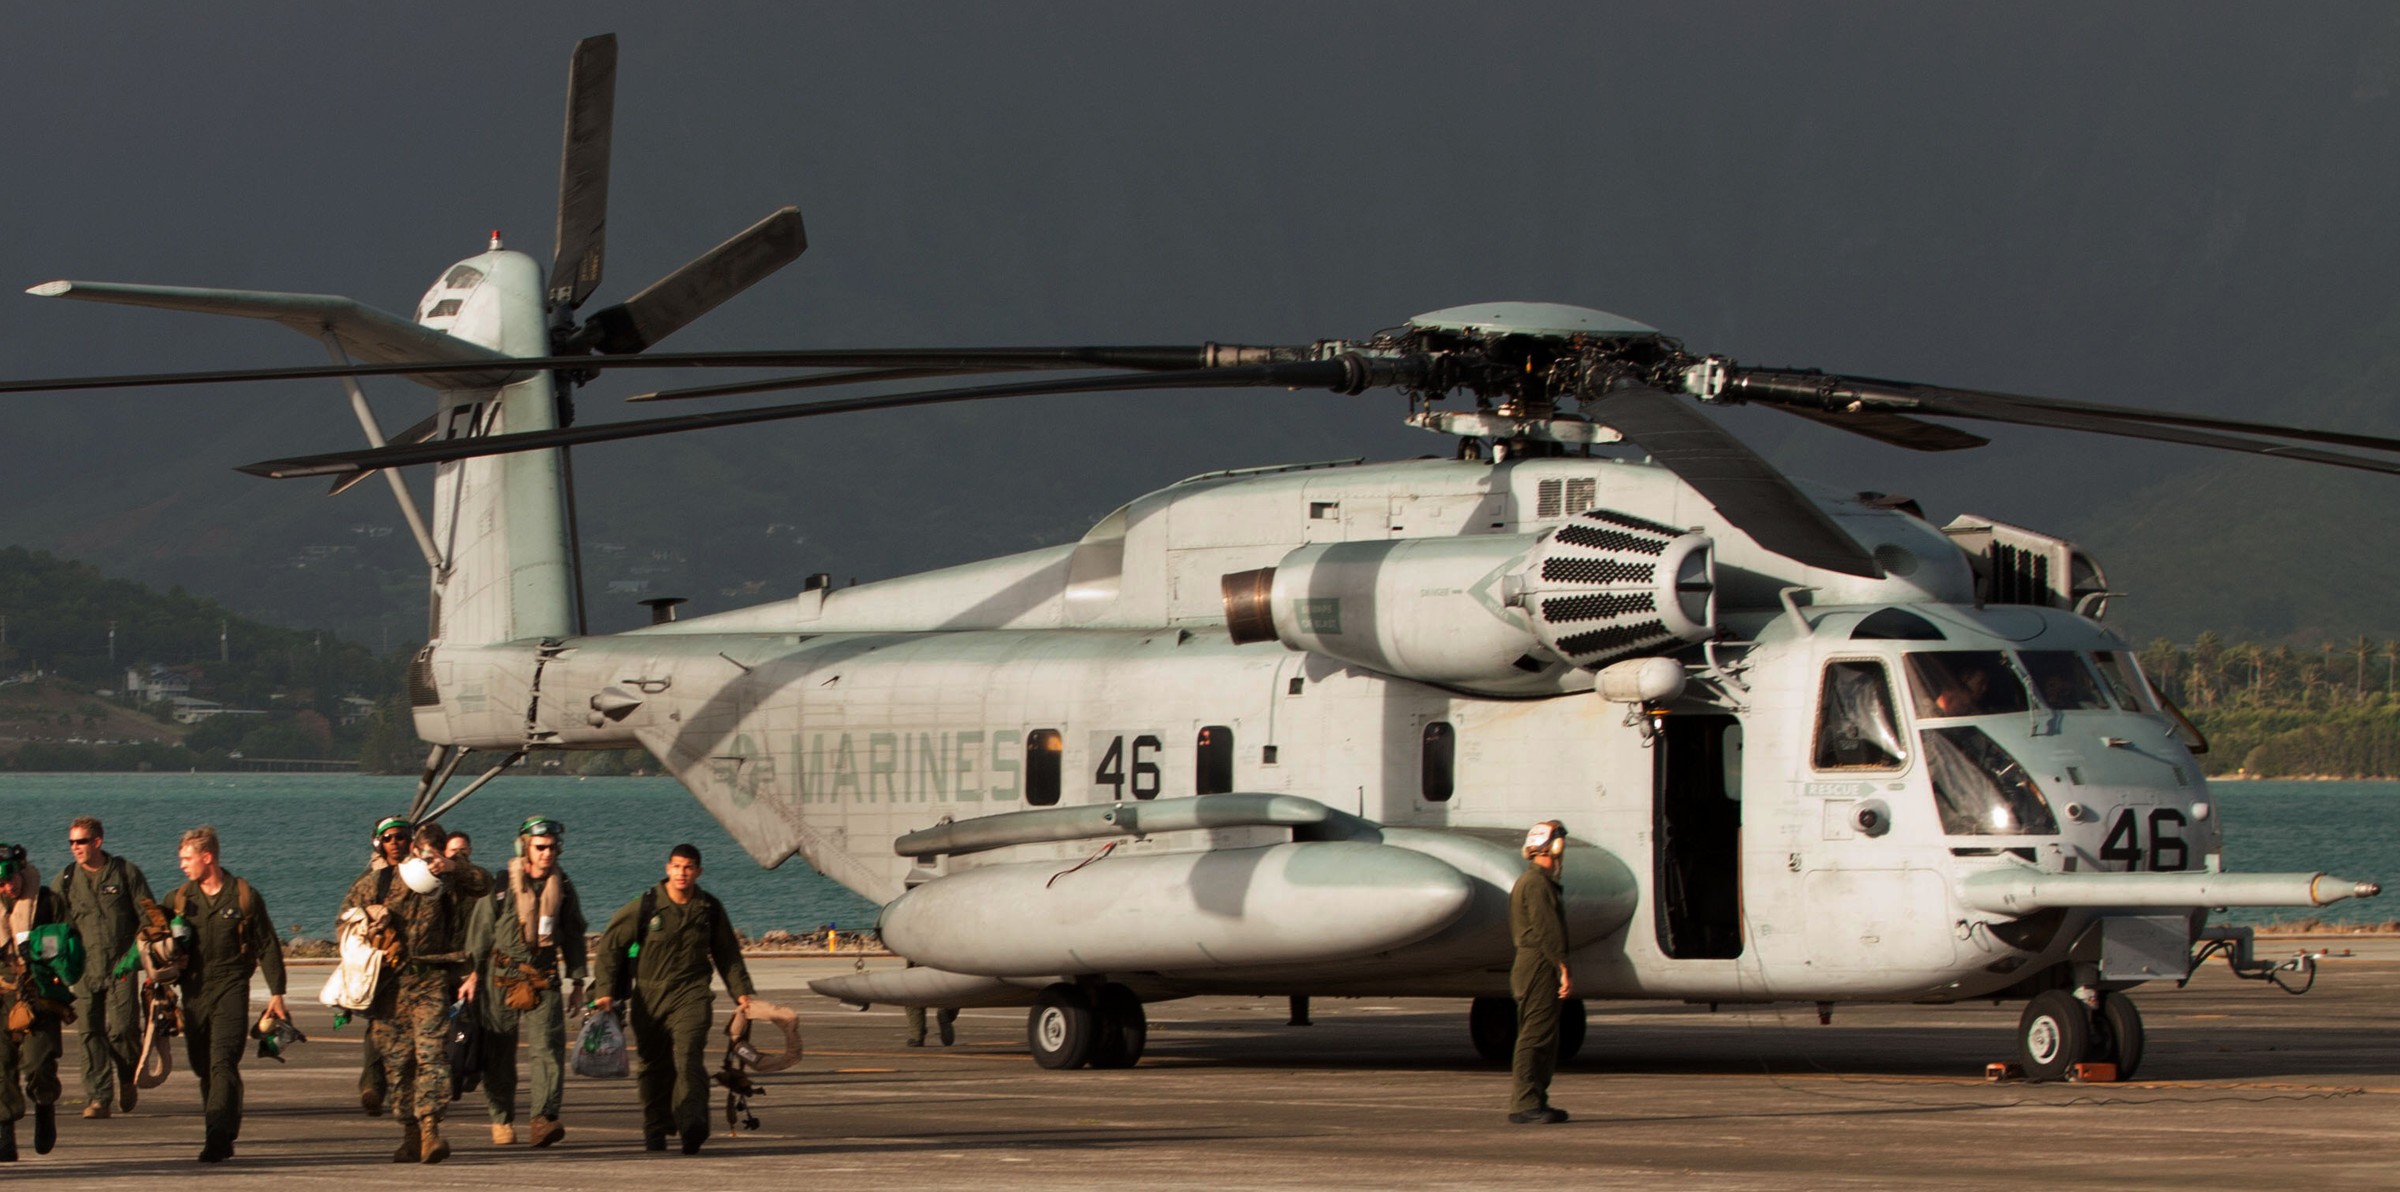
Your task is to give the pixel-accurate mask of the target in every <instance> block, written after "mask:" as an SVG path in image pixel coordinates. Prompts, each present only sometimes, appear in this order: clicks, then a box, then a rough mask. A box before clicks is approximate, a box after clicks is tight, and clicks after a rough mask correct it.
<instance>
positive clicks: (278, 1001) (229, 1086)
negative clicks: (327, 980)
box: [168, 827, 290, 1163]
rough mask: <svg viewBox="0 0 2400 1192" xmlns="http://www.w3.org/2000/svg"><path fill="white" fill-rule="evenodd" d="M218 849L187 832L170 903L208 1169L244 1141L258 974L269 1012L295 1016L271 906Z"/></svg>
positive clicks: (208, 831)
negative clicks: (225, 863) (245, 1070)
mask: <svg viewBox="0 0 2400 1192" xmlns="http://www.w3.org/2000/svg"><path fill="white" fill-rule="evenodd" d="M217 848H218V845H217V831H216V829H214V828H205V827H204V828H194V829H192V830H191V831H189V832H186V833H184V834H183V843H182V845H181V847H180V848H179V849H178V850H177V860H178V861H179V862H180V863H181V865H182V866H183V875H184V877H185V878H186V879H188V880H186V881H185V882H184V884H183V887H182V888H181V889H179V890H177V891H175V893H174V894H173V895H172V896H171V897H170V898H169V899H168V904H169V905H168V910H169V911H170V912H171V913H173V914H174V915H175V917H176V918H177V919H179V920H181V927H180V929H179V932H178V934H179V936H180V938H181V939H182V941H183V946H182V952H183V958H184V959H183V1036H184V1042H185V1043H186V1044H187V1048H188V1050H187V1055H188V1056H189V1058H190V1062H191V1067H192V1074H193V1075H194V1076H195V1077H198V1078H199V1081H200V1097H201V1100H202V1102H203V1104H204V1105H205V1107H206V1108H205V1109H204V1111H203V1115H202V1116H203V1120H204V1121H205V1123H206V1136H205V1137H206V1141H205V1143H204V1144H203V1145H202V1146H201V1148H200V1161H201V1162H203V1163H221V1162H223V1161H225V1160H226V1159H230V1158H232V1157H233V1143H234V1140H235V1139H236V1138H238V1137H240V1136H241V1132H242V1073H241V1062H242V1051H243V1049H244V1048H245V1047H246V1046H247V1045H248V1044H249V1042H250V1026H251V1018H250V977H251V974H253V973H259V974H263V975H264V976H265V977H266V979H267V1013H269V1014H272V1015H274V1016H276V1017H277V1018H287V1019H288V1018H289V1017H290V1015H289V1013H288V1012H286V1011H285V1009H284V1006H283V941H281V940H279V939H277V938H275V921H274V920H273V919H271V918H269V917H268V916H267V904H266V900H265V899H263V898H261V897H259V894H258V891H257V890H256V889H254V888H252V887H251V886H250V884H249V883H248V882H245V881H243V880H242V879H240V878H237V877H235V876H233V875H232V874H230V873H227V872H225V870H224V869H223V868H222V867H220V866H219V865H218V864H217ZM212 885H213V886H215V887H216V891H215V892H214V893H211V892H210V891H209V887H210V886H212Z"/></svg>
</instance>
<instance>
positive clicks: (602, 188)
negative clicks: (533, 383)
mask: <svg viewBox="0 0 2400 1192" xmlns="http://www.w3.org/2000/svg"><path fill="white" fill-rule="evenodd" d="M616 106H617V35H616V34H614V33H603V34H601V35H599V36H598V37H587V38H584V39H583V40H582V41H579V42H576V43H575V57H574V60H573V62H572V64H571V65H569V66H568V67H567V131H566V138H565V142H564V143H563V144H562V145H560V147H559V151H558V240H557V242H556V245H555V247H554V249H553V251H552V254H551V257H550V295H549V296H550V305H551V306H553V307H557V306H564V307H566V308H568V309H569V310H572V309H574V308H576V307H578V306H581V305H583V300H584V299H586V298H589V297H591V296H592V290H593V289H594V288H595V287H597V286H598V285H599V284H600V265H601V256H602V248H603V246H604V241H605V240H606V237H607V232H608V151H609V143H610V126H611V125H612V123H613V122H614V119H615V114H616Z"/></svg>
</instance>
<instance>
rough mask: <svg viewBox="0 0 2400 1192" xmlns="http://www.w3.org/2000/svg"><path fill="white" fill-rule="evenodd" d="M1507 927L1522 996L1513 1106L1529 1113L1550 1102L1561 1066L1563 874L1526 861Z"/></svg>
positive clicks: (1512, 975) (1511, 897) (1515, 986)
mask: <svg viewBox="0 0 2400 1192" xmlns="http://www.w3.org/2000/svg"><path fill="white" fill-rule="evenodd" d="M1508 930H1509V934H1510V935H1512V936H1513V937H1515V939H1516V944H1517V959H1516V963H1515V964H1513V965H1511V966H1510V967H1509V970H1508V988H1509V992H1511V993H1514V994H1515V995H1516V997H1517V1053H1516V1059H1515V1062H1514V1063H1513V1064H1512V1065H1511V1069H1510V1070H1511V1072H1512V1074H1513V1075H1514V1076H1515V1077H1516V1090H1515V1093H1514V1095H1513V1096H1512V1098H1511V1100H1510V1102H1509V1106H1508V1110H1509V1112H1510V1113H1529V1112H1532V1111H1534V1110H1538V1109H1546V1108H1548V1107H1549V1105H1550V1077H1551V1074H1552V1073H1554V1072H1556V1071H1557V1070H1558V1002H1559V997H1558V976H1559V966H1560V965H1563V964H1565V963H1566V962H1567V915H1566V908H1565V906H1564V905H1563V904H1562V903H1561V901H1560V899H1559V892H1558V878H1557V877H1555V876H1553V875H1552V874H1551V873H1550V871H1548V870H1546V869H1543V868H1542V867H1541V866H1539V865H1536V864H1533V863H1532V862H1531V861H1528V862H1526V864H1525V872H1524V873H1522V874H1519V875H1518V876H1517V884H1516V885H1515V886H1514V887H1513V888H1511V889H1510V890H1509V892H1508Z"/></svg>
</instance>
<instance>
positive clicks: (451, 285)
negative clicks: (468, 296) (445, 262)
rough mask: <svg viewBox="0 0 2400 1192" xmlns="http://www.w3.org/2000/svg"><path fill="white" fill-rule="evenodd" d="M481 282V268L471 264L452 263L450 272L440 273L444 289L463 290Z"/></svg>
mask: <svg viewBox="0 0 2400 1192" xmlns="http://www.w3.org/2000/svg"><path fill="white" fill-rule="evenodd" d="M420 276H422V275H420ZM481 284H483V270H481V269H477V268H476V267H474V266H473V265H453V266H451V267H450V272H448V273H445V274H443V275H442V286H443V288H444V289H451V290H464V289H467V288H469V287H472V286H478V285H481Z"/></svg>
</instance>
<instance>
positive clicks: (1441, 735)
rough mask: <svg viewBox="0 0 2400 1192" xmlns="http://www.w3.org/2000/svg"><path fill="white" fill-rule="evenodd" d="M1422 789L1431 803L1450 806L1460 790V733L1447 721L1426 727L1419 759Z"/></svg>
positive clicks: (1420, 785) (1419, 780)
mask: <svg viewBox="0 0 2400 1192" xmlns="http://www.w3.org/2000/svg"><path fill="white" fill-rule="evenodd" d="M1419 758H1420V761H1419V771H1420V777H1419V779H1418V783H1419V789H1420V790H1422V791H1423V792H1424V795H1425V801H1426V802H1428V803H1447V802H1449V801H1450V796H1451V795H1452V794H1453V793H1454V792H1456V791H1457V790H1458V778H1457V774H1456V768H1457V764H1458V733H1457V732H1456V731H1455V730H1453V729H1452V728H1451V727H1450V722H1449V721H1447V720H1436V721H1434V722H1433V723H1431V724H1428V725H1426V726H1425V744H1424V747H1423V749H1422V750H1421V752H1420V755H1419Z"/></svg>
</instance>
